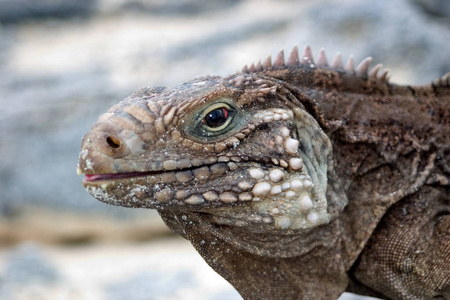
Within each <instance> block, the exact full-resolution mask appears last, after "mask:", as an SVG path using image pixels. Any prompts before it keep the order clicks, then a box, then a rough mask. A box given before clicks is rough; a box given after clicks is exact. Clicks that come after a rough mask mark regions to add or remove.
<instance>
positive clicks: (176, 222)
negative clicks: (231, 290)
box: [78, 46, 450, 300]
mask: <svg viewBox="0 0 450 300" xmlns="http://www.w3.org/2000/svg"><path fill="white" fill-rule="evenodd" d="M370 61H371V58H367V59H365V60H363V61H362V63H361V64H359V65H358V66H357V67H356V68H354V60H353V57H352V56H351V57H350V58H349V60H348V62H347V63H346V64H345V65H344V64H343V63H342V58H341V55H340V54H337V55H336V56H335V57H334V58H333V60H332V62H331V64H330V65H328V62H327V59H326V55H325V52H324V51H323V50H321V51H320V52H319V55H318V57H317V60H316V62H314V59H313V55H312V54H311V48H310V47H309V46H307V47H306V48H305V50H304V52H303V54H302V55H301V56H299V54H298V48H297V47H294V49H293V50H292V51H291V52H290V54H289V56H288V57H287V58H286V59H285V58H284V52H283V51H281V52H279V53H278V55H277V56H276V58H275V59H274V60H273V62H272V60H271V58H270V57H268V58H267V59H266V60H264V61H263V63H258V64H256V65H255V64H252V65H251V66H250V67H244V69H243V70H242V72H239V73H236V74H234V75H231V76H228V77H225V78H223V77H218V76H212V77H210V76H207V77H201V78H197V79H194V80H192V81H190V82H188V83H184V84H181V85H178V86H175V87H173V88H164V87H156V88H143V89H141V90H138V91H137V92H135V93H133V94H132V95H131V96H129V97H128V98H126V99H125V100H123V101H122V102H120V103H119V104H117V105H115V106H113V107H112V108H110V109H109V111H108V112H107V113H105V114H103V115H101V116H100V117H99V119H98V121H97V122H96V123H95V124H94V125H93V126H92V129H91V131H90V132H89V133H87V134H86V135H85V137H84V139H83V142H82V149H81V153H80V160H79V163H78V173H79V174H81V173H84V174H85V176H84V179H83V186H84V187H85V188H86V190H87V191H88V192H89V193H90V194H91V195H92V196H94V197H95V198H96V199H98V200H100V201H103V202H105V203H108V204H112V205H120V206H125V207H144V208H152V209H156V210H157V211H158V212H159V214H160V215H161V217H162V219H163V220H164V222H165V223H166V224H167V225H168V226H169V227H170V228H171V229H172V230H173V231H175V232H176V233H178V234H179V235H181V236H182V237H184V238H186V239H188V240H189V241H190V242H191V243H192V244H193V246H194V247H195V248H196V250H197V251H198V252H199V253H200V255H201V256H202V257H203V258H204V259H205V261H206V262H207V263H208V264H209V265H210V266H211V267H212V268H213V269H214V270H215V271H216V272H217V273H219V274H220V275H221V276H222V277H224V278H225V279H226V280H228V281H229V282H230V283H231V284H232V285H233V286H234V287H235V288H236V289H237V291H238V292H239V293H240V294H241V295H242V297H243V298H244V299H258V300H260V299H336V298H337V297H339V295H341V293H343V292H344V291H350V292H353V293H358V294H362V295H369V296H374V297H379V298H388V299H450V154H449V152H450V79H449V78H450V75H449V74H447V75H445V76H444V77H442V78H440V79H438V80H436V81H434V82H433V83H431V84H430V85H426V86H401V85H396V84H392V83H389V81H388V77H389V76H388V70H387V69H383V68H382V66H381V65H376V66H375V67H373V68H372V69H371V70H370V71H369V65H370Z"/></svg>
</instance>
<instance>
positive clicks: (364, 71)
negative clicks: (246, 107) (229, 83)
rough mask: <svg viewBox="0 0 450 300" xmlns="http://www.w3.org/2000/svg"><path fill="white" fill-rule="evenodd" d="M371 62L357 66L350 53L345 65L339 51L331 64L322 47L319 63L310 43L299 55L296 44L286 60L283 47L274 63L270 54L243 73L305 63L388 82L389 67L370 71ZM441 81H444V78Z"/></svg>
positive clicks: (365, 61)
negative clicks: (315, 60) (315, 58)
mask: <svg viewBox="0 0 450 300" xmlns="http://www.w3.org/2000/svg"><path fill="white" fill-rule="evenodd" d="M371 62H372V58H371V57H367V58H365V59H364V60H363V61H362V62H361V63H360V64H359V65H358V66H357V67H356V68H355V67H354V64H355V63H354V58H353V55H350V56H349V58H348V60H347V63H346V64H345V66H344V64H343V61H342V55H341V53H339V52H338V53H336V55H335V56H334V57H333V59H332V60H331V64H330V65H329V64H328V59H327V57H326V53H325V49H324V48H321V49H320V50H319V54H318V56H317V64H315V63H314V57H313V55H312V51H311V47H310V46H309V45H307V46H306V47H305V49H304V50H303V53H302V55H301V56H299V52H298V47H297V46H294V48H293V49H292V50H291V52H290V53H289V56H288V58H287V59H286V60H285V58H284V50H283V49H282V50H280V52H278V54H277V56H276V58H275V60H274V62H273V63H272V58H271V56H268V57H267V58H266V59H265V60H264V61H263V63H261V62H258V63H257V64H256V65H255V64H251V65H250V67H247V65H245V66H244V67H243V68H242V73H252V72H261V71H265V70H269V69H280V68H285V67H296V66H300V65H305V66H309V67H311V68H314V67H316V66H317V67H319V68H332V69H343V70H344V71H345V72H346V73H349V74H356V75H357V76H361V77H367V78H368V80H369V81H373V82H377V83H383V82H387V81H388V80H389V69H383V68H382V67H383V65H381V64H378V65H376V66H374V67H373V68H372V69H370V71H369V68H370V63H371ZM446 80H447V79H445V80H444V81H445V82H446ZM447 81H448V80H447ZM440 82H442V80H441V81H440Z"/></svg>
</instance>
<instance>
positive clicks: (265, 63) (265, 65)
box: [262, 55, 272, 70]
mask: <svg viewBox="0 0 450 300" xmlns="http://www.w3.org/2000/svg"><path fill="white" fill-rule="evenodd" d="M262 67H263V69H265V70H267V69H271V68H272V56H270V55H269V56H268V57H267V58H266V59H265V60H264V61H263V63H262Z"/></svg>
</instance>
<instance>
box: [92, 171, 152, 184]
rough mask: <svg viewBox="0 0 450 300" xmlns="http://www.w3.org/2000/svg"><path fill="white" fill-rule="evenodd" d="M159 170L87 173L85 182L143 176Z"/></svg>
mask: <svg viewBox="0 0 450 300" xmlns="http://www.w3.org/2000/svg"><path fill="white" fill-rule="evenodd" d="M155 173H157V172H151V171H150V172H130V173H108V174H85V175H84V178H83V182H98V181H109V180H116V179H122V178H133V177H142V176H147V175H151V174H155Z"/></svg>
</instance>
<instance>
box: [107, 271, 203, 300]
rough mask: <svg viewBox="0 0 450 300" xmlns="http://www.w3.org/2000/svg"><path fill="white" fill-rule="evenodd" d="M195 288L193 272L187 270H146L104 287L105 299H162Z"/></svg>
mask: <svg viewBox="0 0 450 300" xmlns="http://www.w3.org/2000/svg"><path fill="white" fill-rule="evenodd" d="M186 288H195V281H194V278H193V274H192V273H191V272H190V271H188V270H181V271H178V272H176V273H171V272H154V271H146V272H140V273H137V274H134V275H132V276H131V277H129V278H127V279H125V280H123V281H120V282H116V283H111V284H109V285H108V286H107V287H106V288H105V295H106V296H105V299H106V300H123V299H127V300H164V299H168V298H173V297H174V296H176V295H177V294H180V293H182V290H183V289H186Z"/></svg>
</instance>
